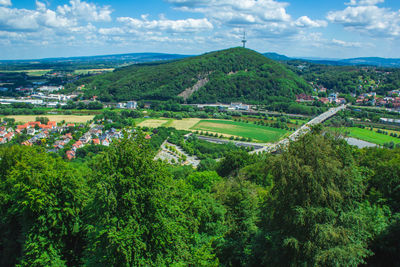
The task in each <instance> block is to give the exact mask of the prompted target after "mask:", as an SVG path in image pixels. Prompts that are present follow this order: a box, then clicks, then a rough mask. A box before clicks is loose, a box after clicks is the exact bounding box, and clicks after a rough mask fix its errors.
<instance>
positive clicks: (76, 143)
mask: <svg viewBox="0 0 400 267" xmlns="http://www.w3.org/2000/svg"><path fill="white" fill-rule="evenodd" d="M82 146H83V144H82V142H81V141H76V142H75V144H73V145H72V149H73V150H77V149H78V148H81V147H82Z"/></svg>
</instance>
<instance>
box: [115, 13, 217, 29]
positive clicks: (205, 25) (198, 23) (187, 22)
mask: <svg viewBox="0 0 400 267" xmlns="http://www.w3.org/2000/svg"><path fill="white" fill-rule="evenodd" d="M117 21H119V22H122V23H124V24H125V25H126V26H128V27H129V28H131V29H134V30H143V29H144V30H154V31H159V32H175V33H185V32H199V31H206V30H212V29H213V25H212V24H211V23H210V22H209V21H208V20H207V19H206V18H204V19H192V18H189V19H183V20H168V19H165V18H161V19H160V20H148V19H147V17H146V16H142V19H135V18H129V17H120V18H118V19H117Z"/></svg>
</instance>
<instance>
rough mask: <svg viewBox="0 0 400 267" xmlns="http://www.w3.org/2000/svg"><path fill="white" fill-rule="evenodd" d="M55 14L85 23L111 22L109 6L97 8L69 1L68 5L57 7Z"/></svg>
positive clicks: (78, 1)
mask: <svg viewBox="0 0 400 267" xmlns="http://www.w3.org/2000/svg"><path fill="white" fill-rule="evenodd" d="M57 12H58V13H60V14H61V15H63V16H66V17H71V16H72V17H74V18H79V19H82V20H87V21H111V12H112V11H111V9H110V7H109V6H104V7H98V6H96V5H95V4H93V3H87V2H84V1H83V2H81V1H80V0H71V1H69V5H63V6H59V7H58V8H57Z"/></svg>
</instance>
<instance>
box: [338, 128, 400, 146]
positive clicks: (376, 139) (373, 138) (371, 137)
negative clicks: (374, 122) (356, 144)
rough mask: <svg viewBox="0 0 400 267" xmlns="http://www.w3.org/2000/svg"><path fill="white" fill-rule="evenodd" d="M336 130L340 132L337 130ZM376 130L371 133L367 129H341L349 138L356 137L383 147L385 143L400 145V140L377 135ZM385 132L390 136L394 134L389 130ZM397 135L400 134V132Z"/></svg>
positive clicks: (380, 134)
mask: <svg viewBox="0 0 400 267" xmlns="http://www.w3.org/2000/svg"><path fill="white" fill-rule="evenodd" d="M334 129H335V130H338V129H337V128H334ZM376 130H377V129H373V131H371V130H369V129H367V128H366V129H361V128H357V127H346V128H341V129H340V131H341V132H344V133H347V135H348V136H349V137H354V138H357V139H360V140H364V141H367V142H370V143H374V144H377V145H383V144H384V143H390V142H393V143H395V144H399V143H400V138H396V137H392V136H390V135H386V134H382V133H377V132H376ZM384 131H387V132H389V134H390V133H391V132H393V131H389V130H384ZM397 133H398V134H400V132H397Z"/></svg>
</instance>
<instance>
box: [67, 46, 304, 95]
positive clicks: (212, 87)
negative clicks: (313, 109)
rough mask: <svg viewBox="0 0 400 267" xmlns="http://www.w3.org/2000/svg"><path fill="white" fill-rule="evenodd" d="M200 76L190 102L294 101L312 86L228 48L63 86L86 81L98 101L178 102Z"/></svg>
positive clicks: (248, 53) (261, 59) (282, 69)
mask: <svg viewBox="0 0 400 267" xmlns="http://www.w3.org/2000/svg"><path fill="white" fill-rule="evenodd" d="M200 79H208V80H209V82H208V83H206V85H205V86H204V87H202V88H200V90H198V91H197V92H195V93H194V94H193V95H192V96H191V97H190V98H189V99H188V101H189V102H198V103H204V102H208V103H209V102H217V101H219V102H225V103H229V102H231V101H243V102H249V103H267V102H268V101H269V100H270V99H271V98H273V97H277V96H278V97H281V96H282V97H286V98H289V99H291V100H294V95H295V94H298V93H304V92H311V87H310V86H309V85H308V84H307V83H306V82H305V81H304V80H303V79H301V78H299V77H298V76H297V75H295V74H294V73H293V72H291V71H289V70H288V69H286V68H285V67H284V66H283V65H281V64H279V63H276V62H274V61H272V60H270V59H267V58H266V57H264V56H263V55H261V54H259V53H256V52H254V51H251V50H248V49H243V48H232V49H227V50H223V51H218V52H212V53H208V54H204V55H202V56H197V57H192V58H186V59H182V60H179V61H175V62H170V63H164V64H151V65H148V64H147V65H146V64H145V65H133V66H129V67H124V68H120V69H117V70H115V71H114V72H113V73H107V74H103V75H98V76H95V77H94V76H93V77H89V78H84V79H81V80H79V81H77V82H76V83H74V84H70V85H67V89H69V90H75V89H76V86H78V85H81V84H85V85H86V86H85V95H84V96H85V97H87V98H90V97H92V96H93V95H96V96H98V97H99V99H100V100H101V101H105V102H111V101H123V100H132V99H135V100H169V99H173V100H175V101H182V98H180V97H178V94H180V93H182V92H183V91H184V90H185V89H187V88H190V87H192V86H193V85H195V84H196V83H197V82H198V81H199V80H200Z"/></svg>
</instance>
